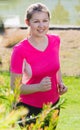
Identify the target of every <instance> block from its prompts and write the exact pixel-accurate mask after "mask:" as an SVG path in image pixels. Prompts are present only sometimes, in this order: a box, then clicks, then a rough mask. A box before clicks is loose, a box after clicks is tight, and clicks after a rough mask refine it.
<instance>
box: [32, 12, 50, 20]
mask: <svg viewBox="0 0 80 130" xmlns="http://www.w3.org/2000/svg"><path fill="white" fill-rule="evenodd" d="M31 19H49V17H48V13H46V12H41V11H36V12H34V13H33V14H32V18H31Z"/></svg>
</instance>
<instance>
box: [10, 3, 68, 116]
mask: <svg viewBox="0 0 80 130" xmlns="http://www.w3.org/2000/svg"><path fill="white" fill-rule="evenodd" d="M25 22H26V24H27V25H28V26H29V28H30V36H29V37H28V38H25V39H24V40H23V41H21V42H20V43H19V44H17V45H16V46H15V47H14V49H13V53H12V56H11V87H12V89H14V88H15V80H16V78H17V77H21V87H20V103H19V104H18V105H24V106H26V107H27V108H28V109H29V113H28V116H30V115H32V114H34V115H37V114H39V113H40V112H41V110H42V107H43V104H47V103H49V102H51V103H52V104H53V105H54V104H56V103H57V102H58V101H59V98H60V94H63V93H65V92H66V91H67V88H66V87H65V85H64V84H63V82H62V77H61V72H60V62H59V46H60V38H59V37H58V36H56V35H50V34H47V32H48V29H49V22H50V13H49V11H48V9H47V7H46V6H45V5H43V4H41V3H36V4H32V5H31V6H30V7H29V8H28V9H27V13H26V19H25Z"/></svg>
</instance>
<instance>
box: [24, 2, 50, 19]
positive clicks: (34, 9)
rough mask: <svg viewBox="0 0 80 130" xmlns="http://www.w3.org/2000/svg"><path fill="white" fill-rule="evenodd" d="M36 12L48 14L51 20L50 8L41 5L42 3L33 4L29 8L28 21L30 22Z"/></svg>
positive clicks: (27, 12)
mask: <svg viewBox="0 0 80 130" xmlns="http://www.w3.org/2000/svg"><path fill="white" fill-rule="evenodd" d="M35 12H45V13H47V14H48V17H49V19H50V12H49V10H48V8H47V7H46V6H45V5H44V4H41V3H36V4H32V5H30V6H29V7H28V9H27V11H26V19H27V20H28V21H29V20H30V19H31V18H32V15H33V14H34V13H35Z"/></svg>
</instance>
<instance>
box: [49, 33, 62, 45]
mask: <svg viewBox="0 0 80 130" xmlns="http://www.w3.org/2000/svg"><path fill="white" fill-rule="evenodd" d="M47 36H48V38H49V40H51V41H57V42H59V43H60V37H59V35H57V34H47Z"/></svg>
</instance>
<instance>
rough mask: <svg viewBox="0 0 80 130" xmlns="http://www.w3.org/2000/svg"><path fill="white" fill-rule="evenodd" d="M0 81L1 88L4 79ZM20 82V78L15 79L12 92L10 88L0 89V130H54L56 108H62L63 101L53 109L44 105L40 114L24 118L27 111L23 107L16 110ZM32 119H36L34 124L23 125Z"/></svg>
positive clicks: (56, 119) (56, 115) (56, 116)
mask: <svg viewBox="0 0 80 130" xmlns="http://www.w3.org/2000/svg"><path fill="white" fill-rule="evenodd" d="M0 77H1V75H0ZM2 80H3V82H2V86H4V78H3V79H2ZM20 80H21V79H20V77H19V78H18V79H16V82H15V85H16V88H15V90H14V92H13V91H11V89H10V86H8V87H7V88H8V89H0V91H1V93H0V130H3V129H4V130H43V129H44V130H54V128H55V125H56V124H57V122H58V117H59V116H58V112H59V110H58V109H56V108H58V107H60V106H62V104H63V102H64V100H60V102H59V103H58V104H57V105H56V106H53V107H51V105H52V104H50V103H49V104H47V105H44V107H43V110H42V113H41V114H39V115H38V116H36V117H35V116H32V117H30V118H26V117H25V115H26V114H27V113H28V110H27V109H25V108H24V107H20V108H16V103H17V102H19V94H20V91H19V90H20ZM8 85H9V84H8ZM20 118H21V119H22V120H21V121H20V120H19V119H20ZM32 119H36V123H35V124H33V123H31V124H30V125H26V124H25V122H26V121H30V120H32ZM20 122H21V123H23V127H20V126H19V123H20ZM48 125H49V126H48Z"/></svg>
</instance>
